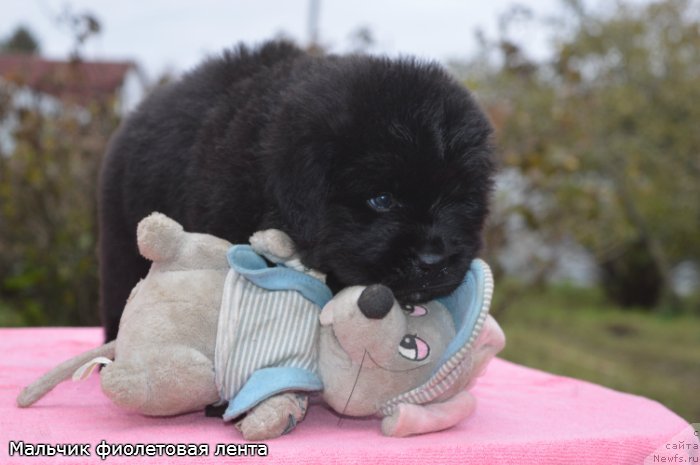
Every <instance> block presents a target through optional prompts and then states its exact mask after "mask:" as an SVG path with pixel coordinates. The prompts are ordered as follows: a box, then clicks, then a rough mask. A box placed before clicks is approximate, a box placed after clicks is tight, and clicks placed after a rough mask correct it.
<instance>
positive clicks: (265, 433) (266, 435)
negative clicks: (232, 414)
mask: <svg viewBox="0 0 700 465" xmlns="http://www.w3.org/2000/svg"><path fill="white" fill-rule="evenodd" d="M308 405H309V397H308V396H307V395H306V394H302V393H297V392H285V393H284V394H279V395H276V396H273V397H270V398H269V399H266V400H264V401H263V402H261V403H260V404H258V405H257V406H256V407H255V408H253V409H252V410H251V411H250V412H248V414H247V415H246V416H245V418H243V420H241V421H239V422H238V423H236V428H238V430H239V431H240V432H241V433H243V437H244V438H245V439H246V440H248V441H260V440H263V439H272V438H276V437H279V436H281V435H283V434H287V433H289V432H290V431H291V430H293V429H294V427H295V426H296V424H297V423H298V422H300V421H301V420H303V419H304V416H305V415H306V408H307V407H308Z"/></svg>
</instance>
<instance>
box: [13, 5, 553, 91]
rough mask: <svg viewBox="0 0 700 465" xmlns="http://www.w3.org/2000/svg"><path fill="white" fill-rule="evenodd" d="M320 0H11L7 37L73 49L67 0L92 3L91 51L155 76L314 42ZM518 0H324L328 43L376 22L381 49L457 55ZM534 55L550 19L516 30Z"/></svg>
mask: <svg viewBox="0 0 700 465" xmlns="http://www.w3.org/2000/svg"><path fill="white" fill-rule="evenodd" d="M310 1H311V0H140V1H135V0H120V1H115V0H4V1H3V3H4V4H3V8H2V15H0V37H6V36H7V35H8V34H10V32H11V31H12V30H14V28H15V27H16V26H17V25H19V24H24V25H26V26H28V27H29V28H30V30H32V32H33V33H34V34H35V35H36V36H37V37H38V38H39V40H40V42H41V47H42V52H43V53H44V55H46V56H49V57H51V58H64V57H66V56H67V54H68V53H69V52H70V50H71V49H72V35H71V33H70V30H69V28H68V27H67V26H66V24H65V23H61V22H60V21H57V19H56V18H58V17H59V16H60V15H61V12H63V11H64V10H65V8H66V7H68V8H70V10H71V11H73V12H75V13H82V12H85V11H90V12H91V13H93V14H94V15H95V16H96V17H97V18H98V19H99V20H100V22H101V23H102V32H101V33H100V35H99V36H97V37H96V38H93V39H90V41H89V42H88V43H87V44H86V46H85V47H84V49H83V56H84V57H85V58H88V59H103V60H104V59H106V60H111V59H118V60H122V59H127V60H133V61H136V62H137V63H138V64H139V65H140V66H141V67H142V69H143V70H144V71H145V73H146V75H147V76H149V77H150V78H151V79H153V78H155V77H156V76H158V75H159V74H161V73H163V72H164V71H170V72H175V73H179V72H182V71H185V70H187V69H189V68H191V67H193V66H195V65H196V64H197V63H198V62H199V61H200V60H201V59H202V58H203V57H205V56H207V55H212V54H216V53H218V52H220V51H221V50H223V49H225V48H228V47H230V46H232V45H233V44H236V43H238V42H245V43H249V44H254V43H259V42H261V41H263V40H265V39H269V38H272V37H275V36H279V35H284V36H286V37H290V38H292V39H294V40H296V41H297V42H298V43H300V44H305V43H307V41H308V37H309V34H308V9H309V2H310ZM513 3H514V2H513V0H320V14H319V33H320V42H321V44H322V45H324V46H326V47H327V48H328V49H330V50H331V51H333V52H339V53H340V52H347V51H350V50H351V49H352V41H351V40H350V37H351V34H352V32H353V31H356V30H357V29H358V28H360V27H368V28H369V29H370V30H371V31H372V33H373V35H374V38H375V42H376V45H375V47H374V48H373V49H372V50H371V51H372V52H373V53H380V54H388V55H390V56H396V55H414V56H418V57H421V58H426V59H433V60H438V61H441V62H443V63H444V62H447V61H449V60H453V59H465V58H468V57H469V56H470V55H472V54H473V53H474V52H475V50H476V45H477V42H476V39H475V31H476V30H477V29H481V30H483V31H485V32H486V33H487V34H488V35H490V36H494V35H495V34H496V31H497V28H498V17H499V15H500V14H502V13H504V12H506V11H508V9H509V8H510V6H511V5H513ZM521 3H526V4H527V6H528V7H529V8H530V9H531V10H532V11H533V12H535V13H536V14H538V15H551V14H554V13H556V12H558V11H561V2H560V1H559V0H537V1H529V2H521ZM514 33H515V34H516V37H517V38H519V39H521V40H522V42H524V43H525V45H526V46H527V48H528V49H529V50H530V51H531V52H532V54H533V55H535V56H537V55H544V54H546V52H547V50H548V47H549V45H548V41H547V37H546V35H545V34H544V33H543V31H542V28H538V27H534V26H533V27H529V28H521V29H520V30H516V31H515V32H514Z"/></svg>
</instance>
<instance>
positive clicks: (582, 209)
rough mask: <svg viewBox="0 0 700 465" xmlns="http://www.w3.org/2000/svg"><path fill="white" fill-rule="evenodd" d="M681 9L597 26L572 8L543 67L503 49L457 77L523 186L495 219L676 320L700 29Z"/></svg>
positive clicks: (696, 254) (694, 198)
mask: <svg viewBox="0 0 700 465" xmlns="http://www.w3.org/2000/svg"><path fill="white" fill-rule="evenodd" d="M692 5H693V4H692V3H691V2H690V1H688V0H664V1H659V2H656V3H651V4H646V5H639V4H636V3H629V4H626V3H618V4H617V5H616V6H615V8H614V9H613V10H612V11H611V12H608V13H605V12H591V11H586V10H585V9H584V8H583V6H582V3H579V2H576V1H575V0H571V1H569V2H568V6H569V7H570V8H569V14H568V16H567V17H566V18H563V19H562V21H560V23H559V26H558V28H556V29H554V30H553V31H552V35H553V41H554V43H555V44H556V46H555V51H554V53H553V54H552V56H551V58H550V59H549V60H546V61H544V62H541V63H537V62H534V61H532V60H530V59H528V58H527V56H526V55H525V53H524V52H523V50H522V49H521V48H520V47H519V46H518V45H517V44H515V43H513V42H512V41H510V40H508V39H507V37H506V36H504V37H501V38H499V40H498V41H496V42H495V43H487V42H484V46H485V50H486V52H485V53H484V54H483V55H482V57H481V59H480V60H479V61H475V62H472V63H471V64H470V66H467V67H466V69H467V70H469V71H471V72H472V73H474V74H472V84H473V85H474V86H475V87H476V89H477V92H478V93H479V95H481V96H482V98H483V99H484V101H485V104H486V106H487V107H488V109H489V111H490V113H491V116H492V119H493V121H494V123H495V125H496V127H497V136H498V141H497V142H498V145H499V146H500V147H501V155H502V163H503V165H504V167H505V168H506V169H510V170H514V171H515V172H517V173H518V175H519V176H521V178H522V182H523V183H524V185H525V186H526V188H525V189H526V197H525V198H523V199H520V201H519V202H516V204H515V205H512V206H511V208H510V209H509V210H507V211H506V212H505V213H504V214H505V215H506V216H507V215H519V216H520V217H523V218H526V219H527V223H528V224H529V225H530V229H531V230H533V231H536V232H537V233H538V234H541V235H543V236H545V237H547V238H550V239H561V238H564V237H572V238H573V239H574V240H575V241H576V242H578V243H580V244H583V245H584V246H585V247H586V248H587V249H588V250H589V251H590V252H591V253H592V254H593V255H594V256H595V257H596V259H597V261H598V263H600V264H601V270H602V276H603V281H604V282H606V283H607V285H606V286H605V289H606V290H607V291H608V292H609V295H610V297H611V298H613V299H615V300H616V301H618V302H619V303H621V304H633V305H642V306H653V305H655V304H657V303H661V305H662V306H666V307H668V306H669V305H670V306H674V305H675V304H676V302H675V300H676V298H675V295H674V294H673V291H672V287H671V277H670V276H671V269H672V267H673V266H674V265H675V264H678V263H679V262H681V261H683V260H694V261H697V260H700V240H698V236H697V234H698V231H699V230H700V131H698V130H697V127H698V125H699V124H700V106H698V105H697V102H699V101H700V86H698V84H697V80H698V76H700V20H699V19H698V17H697V14H696V13H695V12H694V10H693V8H691V6H692ZM549 24H551V23H549ZM497 222H498V219H497ZM655 285H656V286H657V289H656V291H654V289H649V287H654V286H655ZM642 289H644V290H645V291H647V292H641V290H642ZM642 297H645V298H642Z"/></svg>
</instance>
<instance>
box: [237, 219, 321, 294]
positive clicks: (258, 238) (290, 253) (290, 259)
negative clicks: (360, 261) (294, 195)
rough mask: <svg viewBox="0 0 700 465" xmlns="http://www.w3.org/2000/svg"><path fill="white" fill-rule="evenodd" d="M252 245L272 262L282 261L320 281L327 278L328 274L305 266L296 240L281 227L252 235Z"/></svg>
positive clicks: (287, 265) (289, 266)
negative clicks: (298, 252)
mask: <svg viewBox="0 0 700 465" xmlns="http://www.w3.org/2000/svg"><path fill="white" fill-rule="evenodd" d="M249 241H250V246H251V247H252V248H253V250H255V252H257V253H258V254H260V255H263V256H264V257H265V258H267V259H268V260H270V261H271V262H272V263H281V264H283V265H284V266H286V267H288V268H292V269H295V270H297V271H301V272H302V273H306V274H308V275H310V276H312V277H314V278H316V279H318V280H320V281H324V282H325V280H326V275H325V274H323V273H321V272H320V271H316V270H314V269H311V268H307V267H305V266H304V265H303V264H302V263H301V260H300V259H299V256H298V255H297V253H296V248H295V247H294V242H293V241H292V239H291V238H290V237H289V236H288V235H287V234H286V233H284V232H283V231H280V230H279V229H266V230H264V231H258V232H256V233H255V234H253V235H252V236H250V239H249Z"/></svg>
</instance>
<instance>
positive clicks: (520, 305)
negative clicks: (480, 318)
mask: <svg viewBox="0 0 700 465" xmlns="http://www.w3.org/2000/svg"><path fill="white" fill-rule="evenodd" d="M498 294H499V292H498V287H497V289H496V299H497V300H496V301H495V306H496V307H497V306H498V303H499V302H498ZM496 318H497V319H498V321H499V323H500V324H501V326H502V327H503V330H504V331H505V333H506V338H507V341H508V342H507V346H506V349H505V350H504V352H503V353H502V354H501V356H502V357H503V358H505V359H507V360H510V361H513V362H516V363H520V364H523V365H527V366H530V367H534V368H539V369H542V370H546V371H549V372H552V373H556V374H560V375H565V376H571V377H574V378H579V379H585V380H588V381H591V382H594V383H597V384H602V385H604V386H607V387H610V388H613V389H616V390H619V391H625V392H630V393H633V394H638V395H642V396H645V397H648V398H651V399H655V400H657V401H659V402H661V403H662V404H664V405H666V406H667V407H668V408H670V409H671V410H673V411H674V412H676V413H677V414H679V415H680V416H681V417H683V418H685V419H686V420H687V421H689V422H700V395H698V393H700V318H699V317H697V316H692V315H679V316H673V317H670V316H663V315H659V314H655V313H649V312H643V311H632V310H622V309H619V308H616V307H614V306H611V305H610V304H608V303H606V302H605V300H604V299H603V298H602V296H601V295H600V294H599V293H598V292H597V291H594V290H589V289H577V288H572V287H557V288H550V289H547V290H545V291H542V292H534V291H533V292H530V293H529V294H526V295H523V296H521V297H520V298H519V299H518V300H517V302H514V303H512V304H511V305H510V306H509V307H507V309H506V310H505V311H503V312H500V314H497V315H496Z"/></svg>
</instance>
